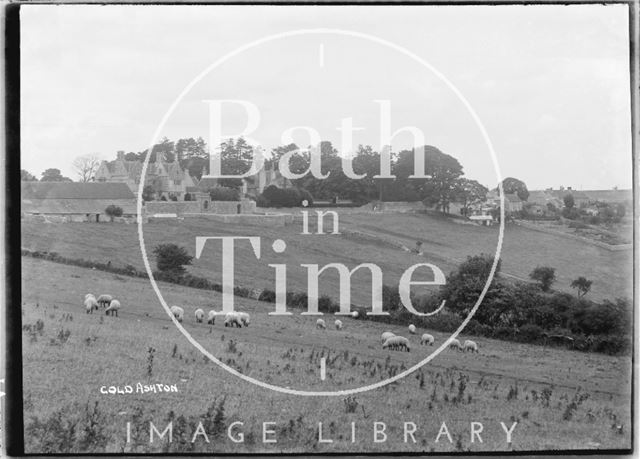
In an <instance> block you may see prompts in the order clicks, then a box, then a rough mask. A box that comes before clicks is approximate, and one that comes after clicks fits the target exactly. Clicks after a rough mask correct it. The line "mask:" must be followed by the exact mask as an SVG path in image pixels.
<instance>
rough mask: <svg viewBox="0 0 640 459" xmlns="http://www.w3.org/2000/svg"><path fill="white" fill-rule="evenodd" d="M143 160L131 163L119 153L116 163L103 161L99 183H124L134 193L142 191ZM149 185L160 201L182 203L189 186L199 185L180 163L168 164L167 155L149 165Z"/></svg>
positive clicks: (147, 182)
mask: <svg viewBox="0 0 640 459" xmlns="http://www.w3.org/2000/svg"><path fill="white" fill-rule="evenodd" d="M141 174H142V161H127V160H125V159H124V151H119V152H118V156H117V158H116V160H115V161H102V164H100V167H99V168H98V170H97V171H96V175H95V180H96V181H97V182H102V183H124V184H126V185H127V186H128V187H129V189H131V190H132V191H133V192H137V191H138V187H139V186H140V175H141ZM145 185H151V186H152V187H153V189H154V191H155V193H156V198H157V199H160V198H161V197H162V196H164V197H165V198H167V199H169V198H171V197H175V198H176V199H178V200H180V201H182V200H183V199H184V195H185V192H186V189H187V187H192V186H194V185H195V183H194V179H193V177H191V176H190V175H189V172H188V171H185V170H183V169H182V168H181V167H180V164H179V163H178V162H177V161H173V162H168V161H166V159H165V157H164V155H158V158H157V160H156V161H155V162H153V163H149V164H148V166H147V174H146V179H145Z"/></svg>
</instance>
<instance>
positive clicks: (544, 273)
mask: <svg viewBox="0 0 640 459" xmlns="http://www.w3.org/2000/svg"><path fill="white" fill-rule="evenodd" d="M529 277H530V278H531V279H533V280H535V281H538V282H539V283H540V288H542V291H543V292H548V291H549V290H550V289H551V285H552V284H553V283H554V282H555V281H556V270H555V268H551V267H549V266H538V267H536V269H534V270H533V271H531V274H529Z"/></svg>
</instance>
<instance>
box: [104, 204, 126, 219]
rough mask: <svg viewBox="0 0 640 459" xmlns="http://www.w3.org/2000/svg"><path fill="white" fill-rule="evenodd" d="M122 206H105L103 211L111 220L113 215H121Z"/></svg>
mask: <svg viewBox="0 0 640 459" xmlns="http://www.w3.org/2000/svg"><path fill="white" fill-rule="evenodd" d="M122 212H123V211H122V207H118V206H116V205H114V204H111V205H109V206H107V208H106V209H105V210H104V213H105V214H107V215H108V216H109V218H110V219H111V221H113V219H114V217H122Z"/></svg>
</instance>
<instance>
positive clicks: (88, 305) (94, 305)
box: [84, 293, 122, 317]
mask: <svg viewBox="0 0 640 459" xmlns="http://www.w3.org/2000/svg"><path fill="white" fill-rule="evenodd" d="M100 307H102V308H103V309H104V313H105V314H106V315H114V316H116V317H118V311H119V310H120V308H121V307H122V306H121V305H120V301H118V300H116V299H115V298H113V297H112V296H111V295H106V294H105V295H100V296H99V297H98V298H96V297H95V295H94V294H93V293H87V294H86V295H85V296H84V309H85V310H86V311H87V314H93V311H97V310H98V309H100Z"/></svg>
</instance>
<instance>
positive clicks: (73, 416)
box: [21, 223, 631, 453]
mask: <svg viewBox="0 0 640 459" xmlns="http://www.w3.org/2000/svg"><path fill="white" fill-rule="evenodd" d="M203 225H204V223H203ZM45 228H46V230H47V231H42V230H40V231H37V229H36V228H32V227H29V226H28V225H25V228H24V229H25V231H24V232H25V235H24V238H23V246H27V247H30V248H34V249H35V248H40V249H42V248H43V247H47V250H55V251H57V252H59V253H61V254H65V253H66V252H65V251H71V250H73V247H74V246H75V247H77V248H76V249H75V250H73V251H72V253H71V254H70V255H73V256H80V255H82V256H83V257H85V258H96V259H100V260H101V261H104V259H105V258H110V259H112V260H113V262H114V263H115V262H117V263H131V264H134V265H137V264H138V263H136V257H139V254H138V253H136V249H135V238H134V234H135V228H133V227H129V226H125V225H64V229H63V230H62V229H59V228H58V227H57V226H56V225H50V226H46V227H45ZM149 229H150V230H151V231H150V233H149V234H150V236H149V237H150V238H151V239H152V240H154V241H159V240H161V239H165V238H166V239H171V238H172V237H175V234H177V233H178V232H179V229H178V228H177V227H175V226H174V225H173V224H170V223H163V225H162V226H160V225H157V226H154V225H149ZM202 229H204V226H203V227H202V228H192V227H191V225H189V231H190V232H193V233H195V234H197V232H198V231H201V230H202ZM474 229H475V228H474ZM215 230H216V232H219V231H220V228H215ZM254 230H255V229H253V228H246V229H245V231H246V232H247V233H251V232H252V231H254ZM110 231H112V232H113V233H109V232H110ZM281 232H282V230H281V229H280V230H273V231H271V230H269V229H265V230H264V234H263V237H264V238H266V239H269V238H275V237H278V233H281ZM38 233H39V234H38ZM110 234H113V235H110ZM201 235H203V234H201ZM36 236H38V237H36ZM283 237H284V236H283ZM327 237H329V236H327ZM154 238H155V239H154ZM284 238H285V239H286V240H287V242H288V243H289V242H290V241H291V243H289V247H290V248H291V250H292V251H293V250H296V251H302V250H305V252H304V253H314V254H316V255H317V257H318V260H321V259H323V257H330V256H331V253H329V254H326V253H324V252H323V251H322V250H321V249H320V247H317V246H316V247H315V249H314V250H310V249H309V248H305V247H303V246H301V245H298V244H302V243H303V242H302V241H297V240H295V238H294V237H293V236H290V235H289V234H287V237H284ZM188 240H189V239H188V238H187V237H186V236H185V244H186V241H188ZM191 240H193V239H191ZM96 241H101V242H100V244H99V245H97V246H96V244H97V243H96ZM294 241H295V242H294ZM349 246H351V245H349ZM97 247H100V248H97ZM355 247H356V248H357V246H355ZM78 248H81V251H82V253H80V251H79V250H78ZM110 248H111V251H110V250H109V249H110ZM125 249H126V250H125ZM360 249H361V250H362V247H360ZM331 250H339V248H332V249H331ZM345 250H347V248H346V246H345ZM352 250H354V249H352ZM385 250H386V249H384V247H380V252H379V253H377V254H375V255H372V258H373V257H376V256H378V257H381V258H385V257H387V256H388V257H391V252H389V253H387V252H386V251H385ZM263 251H265V250H263ZM297 253H301V252H297ZM67 254H69V253H67ZM343 255H344V256H343V257H342V258H339V259H340V260H345V258H347V259H348V257H349V256H350V255H349V253H345V254H343ZM353 256H355V255H353ZM274 257H275V256H274ZM366 258H368V257H366ZM334 261H335V260H334ZM22 263H23V266H22V269H23V276H22V278H23V302H22V305H21V309H22V323H23V326H24V327H25V329H24V331H23V360H24V363H23V375H24V419H25V424H26V431H25V442H26V448H27V452H31V453H36V452H58V453H64V452H86V451H89V452H105V451H107V452H157V451H166V452H175V451H206V452H218V453H220V452H227V453H242V452H279V451H285V452H385V451H399V452H416V451H424V452H432V451H493V450H505V451H509V450H520V451H522V450H542V449H594V448H595V449H598V448H603V449H604V448H628V447H630V445H631V435H630V430H631V424H630V387H631V383H630V371H631V362H630V358H628V357H610V356H605V355H598V354H585V353H579V352H575V351H568V350H560V349H553V348H545V347H539V346H528V345H522V344H516V343H507V342H500V341H494V340H487V339H483V338H476V339H477V341H478V343H479V345H480V354H477V355H474V354H464V353H460V352H457V351H453V350H447V351H444V352H443V353H442V354H440V355H439V356H437V357H436V358H435V359H434V360H433V362H431V363H430V364H428V365H427V366H425V367H423V368H422V369H421V370H420V371H418V372H416V373H414V374H412V375H410V376H408V377H406V378H404V379H402V380H401V381H399V382H398V383H394V384H392V385H387V386H385V387H384V388H381V389H377V390H375V391H371V392H366V393H361V394H357V395H355V396H353V397H352V398H347V397H331V398H325V397H296V396H290V395H283V394H278V393H275V392H272V391H269V390H266V389H262V388H258V387H256V386H254V385H252V384H249V383H247V382H244V381H242V380H241V379H239V378H237V377H235V376H232V375H230V374H228V373H227V372H225V371H223V370H222V369H221V368H220V367H218V366H217V365H215V364H214V363H212V362H210V361H208V360H206V359H205V358H203V356H202V355H201V354H200V353H199V352H198V351H197V350H196V349H195V348H193V347H192V346H191V345H190V344H189V343H188V341H187V340H186V339H185V338H184V337H183V335H182V334H181V333H180V332H179V330H177V328H176V327H175V326H174V325H173V324H172V322H171V321H170V319H169V318H168V317H167V315H166V314H165V312H164V310H163V309H162V308H161V306H160V304H159V302H158V300H157V298H156V297H155V294H154V292H153V291H152V289H151V286H150V285H149V282H148V281H146V280H144V279H133V278H125V277H119V276H116V275H113V274H109V273H104V272H100V271H94V270H90V269H83V268H78V267H72V266H66V265H60V264H55V263H51V262H47V261H43V260H35V259H31V258H25V257H23V259H22ZM198 263H200V262H198ZM265 264H266V262H265ZM194 268H196V269H201V270H203V271H204V270H205V269H206V266H201V265H198V264H197V263H196V267H194ZM260 273H261V272H259V271H256V272H254V279H256V278H258V277H259V275H260ZM244 275H245V276H246V275H247V274H246V273H245V274H244ZM245 279H247V278H245ZM160 288H161V290H162V292H163V294H164V295H165V298H166V299H167V301H168V302H169V304H180V305H183V306H184V307H185V310H186V318H185V322H184V327H185V328H186V330H187V331H189V333H191V334H192V336H193V337H194V338H195V339H197V340H198V342H199V343H201V344H202V345H203V346H204V347H205V348H206V349H207V350H209V351H210V352H211V353H212V354H213V355H215V356H217V357H218V358H219V359H220V360H222V361H223V362H225V363H227V364H228V365H230V366H233V367H234V368H235V369H236V370H237V371H240V372H242V373H243V374H247V375H250V376H252V377H255V378H257V379H260V380H263V381H267V382H270V383H273V384H278V385H282V386H288V387H291V388H295V389H303V390H336V389H346V388H352V387H358V386H361V385H363V384H370V383H372V382H375V381H380V380H382V379H386V378H388V377H389V376H391V375H393V374H396V373H397V372H399V371H402V369H403V368H407V367H409V366H411V365H412V364H414V363H415V362H418V361H420V360H422V359H423V358H424V357H426V356H427V355H428V354H429V353H430V352H432V351H433V349H435V348H431V347H421V346H419V345H418V342H417V341H418V338H417V337H412V339H411V340H412V344H413V348H412V351H411V352H410V353H402V352H393V351H383V350H382V349H381V345H380V342H379V337H380V334H381V333H382V332H383V331H385V330H386V329H391V331H394V332H396V333H403V334H405V335H406V333H404V330H403V329H399V328H396V327H385V326H384V325H381V324H376V323H372V322H370V321H358V320H355V319H350V318H349V319H343V321H344V322H345V329H344V330H342V331H337V330H335V329H332V327H329V329H327V330H317V329H316V328H315V318H312V317H304V316H300V315H299V314H298V313H297V312H296V313H294V315H293V316H291V317H285V318H283V317H274V316H268V315H267V312H269V311H270V310H271V308H272V307H273V305H272V304H269V303H262V302H257V301H253V300H248V299H241V298H236V306H237V309H239V310H243V311H248V312H250V313H251V317H252V318H251V325H250V327H248V328H242V329H229V328H225V327H224V326H223V325H222V324H221V323H220V322H217V323H216V324H215V325H213V326H209V325H206V324H197V323H195V320H194V317H193V311H194V310H195V309H196V308H197V307H203V308H207V309H208V308H209V307H211V306H213V305H215V307H216V309H219V305H220V296H219V295H218V294H217V293H215V292H206V291H202V290H194V289H189V288H184V287H180V286H176V285H171V284H162V283H161V284H160ZM88 291H92V292H94V293H104V292H110V293H113V294H115V295H117V297H118V298H119V299H120V300H121V302H122V304H123V309H122V310H121V312H120V316H119V317H117V318H116V317H110V316H105V315H104V313H102V311H98V312H97V313H94V314H86V313H85V311H84V308H83V306H82V299H83V297H84V294H85V293H86V292H88ZM326 319H327V321H328V322H329V323H331V322H332V321H333V318H332V317H330V316H327V317H326ZM38 324H39V325H38ZM419 332H421V331H419ZM432 334H433V335H434V336H435V338H436V344H437V343H441V342H442V341H443V340H444V339H445V338H446V336H444V335H443V334H440V333H432ZM462 338H463V339H464V338H468V336H463V337H462ZM321 358H325V359H326V362H327V378H326V380H324V381H322V380H321V378H320V359H321ZM138 382H140V383H142V384H149V383H163V384H169V385H170V384H176V385H177V388H178V392H177V393H142V394H141V393H136V392H134V393H132V394H124V395H117V394H116V395H109V394H101V393H100V388H101V386H111V385H114V386H120V387H124V386H125V385H131V386H133V387H135V386H136V384H137V383H138ZM149 420H152V421H153V422H154V423H155V425H156V426H157V427H158V429H159V430H160V431H162V430H163V429H164V427H165V426H166V424H167V422H168V421H169V420H172V422H173V426H174V432H173V437H174V441H173V443H171V444H168V443H162V442H159V441H158V440H157V439H156V442H154V443H153V444H150V443H149V434H148V425H149V424H148V422H149ZM199 421H202V422H203V424H204V425H205V426H206V431H207V434H208V435H209V438H210V440H211V443H205V442H204V441H203V439H202V438H203V437H202V436H200V437H199V439H198V440H197V441H196V442H195V443H191V442H190V440H191V437H192V435H193V432H194V429H195V426H196V424H197V423H198V422H199ZM234 421H242V422H244V426H243V427H242V428H241V429H240V430H242V431H244V434H245V441H244V443H234V442H232V441H231V440H230V439H228V438H227V436H226V432H227V428H228V427H229V426H230V425H231V424H232V423H233V422H234ZM472 421H475V422H481V423H482V424H483V427H484V430H483V432H482V434H481V437H482V440H483V442H482V443H480V442H478V441H477V440H476V441H475V442H474V443H471V441H470V422H472ZM127 422H131V423H132V436H131V439H132V441H131V442H130V443H126V442H125V440H126V423H127ZM263 422H275V423H276V424H275V426H274V427H273V429H274V430H275V431H276V434H275V435H276V438H277V443H275V444H269V443H267V444H265V443H263V442H262V423H263ZM319 422H321V423H323V437H324V438H327V437H329V438H331V439H333V440H334V441H333V443H319V441H318V423H319ZM352 422H353V423H355V426H356V437H355V442H351V423H352ZM375 422H384V423H385V424H386V431H385V433H386V434H387V440H386V442H380V443H375V442H374V441H373V426H374V423H375ZM405 422H413V423H415V424H416V426H417V430H416V433H415V439H416V443H413V441H412V439H411V438H408V441H407V442H406V443H405V441H404V440H405V439H404V435H403V429H404V423H405ZM443 422H445V423H446V424H447V427H448V429H449V432H450V435H451V441H449V439H448V438H447V436H446V435H444V436H441V437H440V440H439V442H437V443H436V442H435V439H436V437H437V436H438V431H439V430H440V428H441V424H442V423H443ZM500 422H504V423H505V424H506V425H507V426H508V427H510V426H511V425H512V424H513V423H514V422H517V423H518V424H517V425H516V427H515V428H514V431H513V434H512V443H507V442H506V437H505V434H504V432H503V430H502V427H501V426H500Z"/></svg>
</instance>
